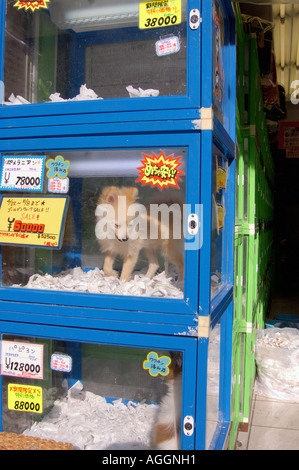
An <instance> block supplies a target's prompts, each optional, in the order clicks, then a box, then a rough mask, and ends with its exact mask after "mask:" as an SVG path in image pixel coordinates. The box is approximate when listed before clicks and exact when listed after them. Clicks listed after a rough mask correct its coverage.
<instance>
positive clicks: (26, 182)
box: [0, 155, 45, 192]
mask: <svg viewBox="0 0 299 470" xmlns="http://www.w3.org/2000/svg"><path fill="white" fill-rule="evenodd" d="M44 168H45V157H44V156H39V157H37V156H30V155H29V156H21V157H11V156H3V159H2V165H1V174H0V189H2V190H5V191H22V192H24V191H35V192H41V191H42V189H43V177H44Z"/></svg>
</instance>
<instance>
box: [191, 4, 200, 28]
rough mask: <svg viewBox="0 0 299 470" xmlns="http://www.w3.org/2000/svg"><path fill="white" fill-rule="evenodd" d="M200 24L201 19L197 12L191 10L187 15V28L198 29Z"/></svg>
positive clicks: (194, 9)
mask: <svg viewBox="0 0 299 470" xmlns="http://www.w3.org/2000/svg"><path fill="white" fill-rule="evenodd" d="M201 22H202V18H201V17H200V13H199V10H197V9H196V8H193V10H191V11H190V13H189V26H190V28H191V29H198V27H199V25H200V23H201Z"/></svg>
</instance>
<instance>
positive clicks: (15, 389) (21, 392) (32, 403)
mask: <svg viewBox="0 0 299 470" xmlns="http://www.w3.org/2000/svg"><path fill="white" fill-rule="evenodd" d="M7 391H8V393H7V396H8V402H7V406H8V409H9V410H15V411H29V412H31V413H42V412H43V390H42V387H36V386H35V385H25V384H8V390H7Z"/></svg>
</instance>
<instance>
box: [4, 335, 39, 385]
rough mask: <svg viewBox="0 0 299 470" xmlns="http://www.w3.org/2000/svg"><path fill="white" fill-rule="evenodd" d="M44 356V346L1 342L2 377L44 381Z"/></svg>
mask: <svg viewBox="0 0 299 470" xmlns="http://www.w3.org/2000/svg"><path fill="white" fill-rule="evenodd" d="M43 354H44V346H43V345H42V344H35V343H20V342H17V341H1V375H9V376H11V377H22V378H26V379H29V378H30V379H43Z"/></svg>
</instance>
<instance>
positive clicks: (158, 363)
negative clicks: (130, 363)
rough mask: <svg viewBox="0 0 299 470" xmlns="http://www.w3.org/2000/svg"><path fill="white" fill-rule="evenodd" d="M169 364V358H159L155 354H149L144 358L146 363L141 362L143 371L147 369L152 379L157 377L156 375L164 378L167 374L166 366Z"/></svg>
mask: <svg viewBox="0 0 299 470" xmlns="http://www.w3.org/2000/svg"><path fill="white" fill-rule="evenodd" d="M170 363H171V359H170V357H168V356H161V357H159V356H158V354H157V353H155V352H150V353H148V355H147V357H146V361H143V369H148V371H149V373H150V375H151V376H152V377H157V375H158V374H161V375H163V376H165V375H168V374H169V368H168V366H169V364H170Z"/></svg>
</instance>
